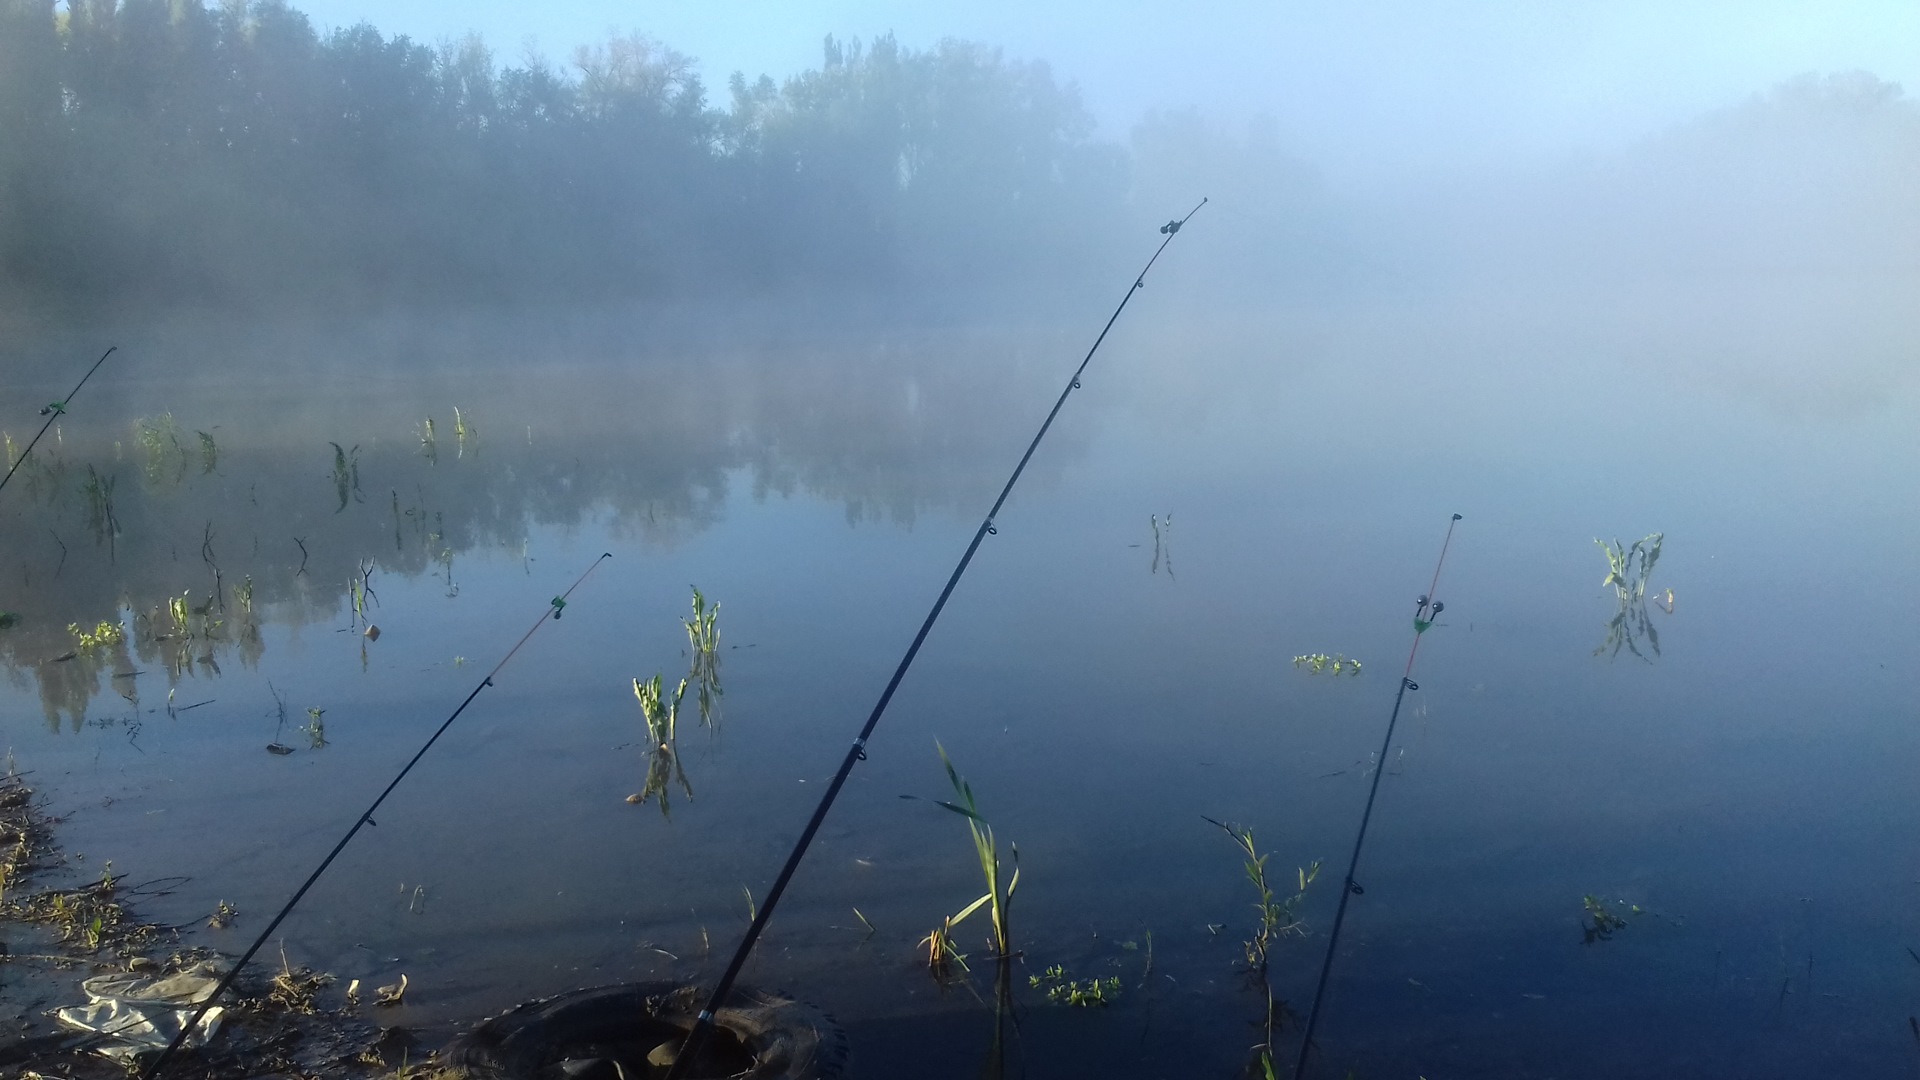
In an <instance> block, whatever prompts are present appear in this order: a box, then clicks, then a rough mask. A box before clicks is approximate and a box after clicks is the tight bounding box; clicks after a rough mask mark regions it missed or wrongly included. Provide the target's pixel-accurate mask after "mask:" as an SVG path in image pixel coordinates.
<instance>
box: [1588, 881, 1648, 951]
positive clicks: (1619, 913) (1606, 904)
mask: <svg viewBox="0 0 1920 1080" xmlns="http://www.w3.org/2000/svg"><path fill="white" fill-rule="evenodd" d="M1580 907H1581V911H1582V918H1581V920H1580V937H1581V940H1582V942H1583V943H1584V944H1587V945H1591V944H1593V943H1594V942H1596V941H1611V940H1613V935H1614V933H1615V932H1616V931H1619V930H1624V929H1626V927H1627V917H1628V916H1630V915H1639V914H1641V913H1642V911H1641V907H1640V905H1639V904H1629V903H1627V902H1626V901H1624V900H1613V901H1608V900H1605V899H1602V898H1601V897H1598V896H1594V895H1592V894H1591V893H1589V894H1588V895H1586V896H1583V897H1581V898H1580Z"/></svg>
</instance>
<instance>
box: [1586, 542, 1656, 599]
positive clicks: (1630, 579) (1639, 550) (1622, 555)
mask: <svg viewBox="0 0 1920 1080" xmlns="http://www.w3.org/2000/svg"><path fill="white" fill-rule="evenodd" d="M1665 539H1666V534H1665V533H1649V534H1647V535H1646V536H1644V537H1642V538H1640V539H1638V540H1635V541H1634V542H1633V545H1632V546H1631V547H1623V546H1622V545H1621V543H1620V541H1619V540H1617V539H1616V540H1615V541H1614V542H1613V543H1612V544H1608V543H1607V542H1606V541H1605V540H1602V539H1600V538H1599V537H1597V536H1596V537H1594V538H1593V542H1594V543H1596V544H1598V545H1600V551H1601V554H1603V555H1605V556H1606V558H1607V576H1606V579H1605V580H1603V581H1601V582H1600V584H1601V585H1602V586H1606V585H1611V586H1613V588H1614V592H1615V593H1617V594H1618V595H1619V597H1620V602H1621V603H1626V602H1628V601H1629V600H1633V601H1638V600H1640V599H1642V598H1644V597H1645V596H1646V595H1647V578H1648V577H1649V576H1651V575H1652V574H1653V565H1654V563H1657V562H1659V561H1660V544H1661V542H1662V541H1663V540H1665Z"/></svg>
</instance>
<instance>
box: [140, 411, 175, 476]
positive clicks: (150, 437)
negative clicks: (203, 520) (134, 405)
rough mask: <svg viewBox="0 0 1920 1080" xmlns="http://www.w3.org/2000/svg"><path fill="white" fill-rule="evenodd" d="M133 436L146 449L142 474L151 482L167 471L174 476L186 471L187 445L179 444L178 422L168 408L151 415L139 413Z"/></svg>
mask: <svg viewBox="0 0 1920 1080" xmlns="http://www.w3.org/2000/svg"><path fill="white" fill-rule="evenodd" d="M134 432H135V439H136V441H138V442H139V443H140V448H141V449H142V450H144V451H145V452H146V474H147V479H148V480H149V481H151V482H155V483H157V482H159V481H161V480H164V479H166V478H167V475H168V473H169V472H171V473H172V478H173V479H174V480H176V481H177V480H179V479H180V476H181V475H182V474H183V473H185V472H186V468H187V449H186V447H184V446H182V445H181V444H180V425H179V424H178V423H176V422H175V421H174V419H173V414H172V413H170V412H167V413H161V414H160V415H159V416H155V417H141V418H140V419H139V420H138V421H136V422H135V424H134Z"/></svg>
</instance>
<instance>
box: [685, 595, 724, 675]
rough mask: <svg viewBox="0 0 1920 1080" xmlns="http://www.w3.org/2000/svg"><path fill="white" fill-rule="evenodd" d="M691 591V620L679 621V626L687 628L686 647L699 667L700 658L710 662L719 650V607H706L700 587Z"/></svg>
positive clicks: (715, 605)
mask: <svg viewBox="0 0 1920 1080" xmlns="http://www.w3.org/2000/svg"><path fill="white" fill-rule="evenodd" d="M692 589H693V618H691V619H681V620H680V624H681V625H682V626H685V627H686V628H687V646H688V648H689V649H690V650H692V653H693V661H694V665H695V666H696V667H698V666H699V664H700V662H701V660H702V658H705V659H707V660H711V659H712V658H713V655H714V653H716V652H718V651H719V649H720V627H719V620H720V605H719V604H717V603H716V604H714V605H713V606H712V607H708V606H707V598H706V597H705V596H704V595H702V594H701V592H700V586H698V585H694V586H692Z"/></svg>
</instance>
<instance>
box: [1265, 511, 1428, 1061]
mask: <svg viewBox="0 0 1920 1080" xmlns="http://www.w3.org/2000/svg"><path fill="white" fill-rule="evenodd" d="M1459 521H1460V515H1459V514H1455V515H1453V520H1452V521H1449V522H1447V538H1446V539H1445V540H1442V541H1441V542H1440V558H1439V560H1438V561H1436V562H1435V563H1434V564H1433V582H1432V583H1431V584H1429V585H1428V586H1427V591H1426V594H1425V595H1423V596H1421V597H1420V598H1419V600H1417V601H1415V604H1414V609H1413V648H1411V649H1408V650H1407V666H1406V668H1405V670H1403V671H1401V672H1400V690H1399V692H1398V693H1396V694H1394V695H1393V714H1392V715H1391V716H1389V717H1387V736H1386V738H1384V739H1381V740H1380V756H1379V757H1378V758H1376V759H1374V767H1373V786H1372V787H1371V788H1370V789H1368V791H1367V808H1366V809H1365V810H1363V811H1361V814H1360V832H1359V835H1357V836H1355V837H1354V838H1353V857H1352V858H1351V859H1348V860H1347V876H1346V877H1345V878H1344V879H1343V880H1342V881H1341V883H1340V906H1339V907H1338V908H1336V909H1335V910H1334V913H1333V930H1332V932H1331V933H1329V934H1328V935H1327V955H1326V958H1325V959H1324V960H1322V961H1321V962H1320V981H1319V983H1318V984H1316V985H1315V986H1314V988H1313V1004H1312V1005H1310V1006H1309V1007H1308V1008H1307V1028H1306V1031H1305V1033H1304V1034H1302V1035H1301V1037H1300V1056H1299V1057H1297V1058H1295V1059H1294V1062H1293V1080H1303V1078H1304V1077H1305V1076H1306V1075H1307V1055H1308V1054H1309V1053H1311V1052H1312V1050H1313V1029H1314V1025H1316V1024H1318V1023H1319V1022H1320V1002H1321V999H1323V998H1324V997H1325V996H1326V993H1327V975H1328V974H1329V973H1330V972H1332V971H1333V956H1334V953H1335V952H1336V951H1337V950H1338V949H1339V947H1340V928H1341V927H1342V926H1344V925H1345V924H1346V921H1347V901H1348V900H1350V899H1352V898H1353V897H1356V896H1359V895H1360V894H1361V893H1363V892H1365V891H1366V890H1365V889H1362V888H1361V887H1360V883H1359V882H1357V881H1355V880H1353V875H1354V873H1355V872H1356V871H1358V870H1359V869H1360V849H1361V848H1362V847H1364V846H1366V843H1367V823H1368V822H1369V821H1371V820H1373V800H1374V799H1375V798H1376V797H1377V796H1378V795H1379V794H1380V777H1381V775H1382V774H1383V773H1385V772H1386V771H1387V747H1388V746H1390V745H1392V743H1393V728H1394V725H1395V724H1397V723H1399V722H1400V703H1401V702H1402V701H1404V700H1406V697H1407V691H1409V690H1418V689H1420V684H1419V683H1417V682H1414V681H1413V658H1414V657H1416V656H1418V655H1420V638H1421V636H1422V635H1423V634H1425V633H1426V632H1427V629H1428V628H1429V627H1431V626H1432V625H1433V623H1434V620H1435V619H1438V618H1439V617H1440V613H1441V612H1442V611H1444V610H1446V605H1445V604H1443V603H1441V602H1440V601H1438V600H1435V599H1434V598H1433V594H1434V590H1436V589H1438V588H1439V587H1440V568H1441V567H1443V566H1445V565H1446V564H1447V548H1448V546H1449V545H1451V544H1452V543H1453V527H1454V525H1455V524H1457V523H1458V522H1459Z"/></svg>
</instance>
